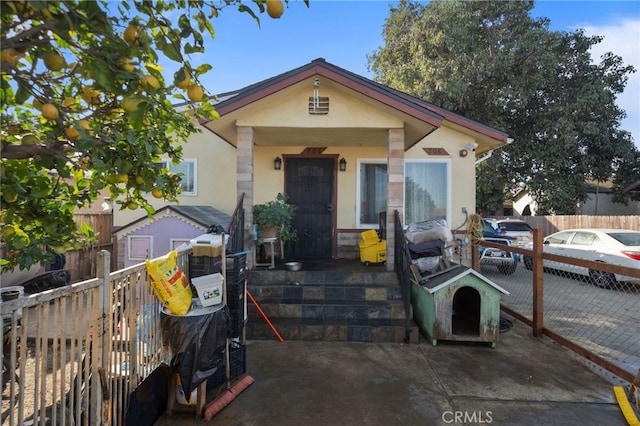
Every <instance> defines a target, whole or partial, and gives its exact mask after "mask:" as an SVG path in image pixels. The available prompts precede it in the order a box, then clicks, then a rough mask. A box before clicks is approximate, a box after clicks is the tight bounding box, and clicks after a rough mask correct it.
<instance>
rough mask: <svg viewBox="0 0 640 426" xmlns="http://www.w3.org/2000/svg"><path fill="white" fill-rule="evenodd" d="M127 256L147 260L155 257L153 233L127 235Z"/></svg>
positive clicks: (131, 258) (130, 258)
mask: <svg viewBox="0 0 640 426" xmlns="http://www.w3.org/2000/svg"><path fill="white" fill-rule="evenodd" d="M127 256H128V259H129V260H145V259H151V258H152V257H153V235H129V236H127Z"/></svg>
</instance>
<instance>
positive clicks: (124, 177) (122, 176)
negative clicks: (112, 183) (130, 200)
mask: <svg viewBox="0 0 640 426" xmlns="http://www.w3.org/2000/svg"><path fill="white" fill-rule="evenodd" d="M128 180H129V175H128V174H126V173H121V174H119V175H118V176H116V181H118V182H120V183H126V182H127V181H128Z"/></svg>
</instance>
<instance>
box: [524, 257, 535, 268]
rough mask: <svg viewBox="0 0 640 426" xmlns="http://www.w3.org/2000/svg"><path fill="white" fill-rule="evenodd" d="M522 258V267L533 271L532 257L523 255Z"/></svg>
mask: <svg viewBox="0 0 640 426" xmlns="http://www.w3.org/2000/svg"><path fill="white" fill-rule="evenodd" d="M522 260H524V267H525V268H527V270H528V271H533V259H532V258H531V257H530V256H523V257H522Z"/></svg>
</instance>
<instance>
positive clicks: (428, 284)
mask: <svg viewBox="0 0 640 426" xmlns="http://www.w3.org/2000/svg"><path fill="white" fill-rule="evenodd" d="M466 275H473V276H475V277H477V278H479V279H480V280H481V281H482V282H484V283H486V284H487V285H489V287H493V288H494V289H495V290H497V291H499V292H500V293H502V294H505V295H509V292H508V291H507V290H505V289H504V288H502V287H500V286H499V285H498V284H496V283H494V282H493V281H491V280H490V279H489V278H487V277H485V276H484V275H482V274H480V273H479V272H476V271H475V270H474V269H471V268H467V267H465V266H458V267H457V268H452V269H451V270H449V271H446V272H444V273H441V274H439V275H437V276H436V277H434V278H430V277H429V276H427V277H425V278H427V280H426V281H425V282H424V283H423V282H421V283H420V284H417V283H416V285H420V287H422V288H423V289H425V290H426V291H428V292H429V293H431V294H433V293H435V292H437V291H439V290H440V289H443V288H445V287H448V286H449V285H451V284H455V283H457V282H458V281H459V280H460V278H462V277H464V276H466Z"/></svg>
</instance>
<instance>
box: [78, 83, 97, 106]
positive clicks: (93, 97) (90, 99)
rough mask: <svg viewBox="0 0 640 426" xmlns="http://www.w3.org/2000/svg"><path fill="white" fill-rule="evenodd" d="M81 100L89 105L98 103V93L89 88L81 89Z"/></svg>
mask: <svg viewBox="0 0 640 426" xmlns="http://www.w3.org/2000/svg"><path fill="white" fill-rule="evenodd" d="M81 96H82V99H84V101H85V102H86V103H88V104H89V105H98V104H99V103H100V91H99V90H97V89H94V88H92V87H89V86H84V87H82V95H81Z"/></svg>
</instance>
